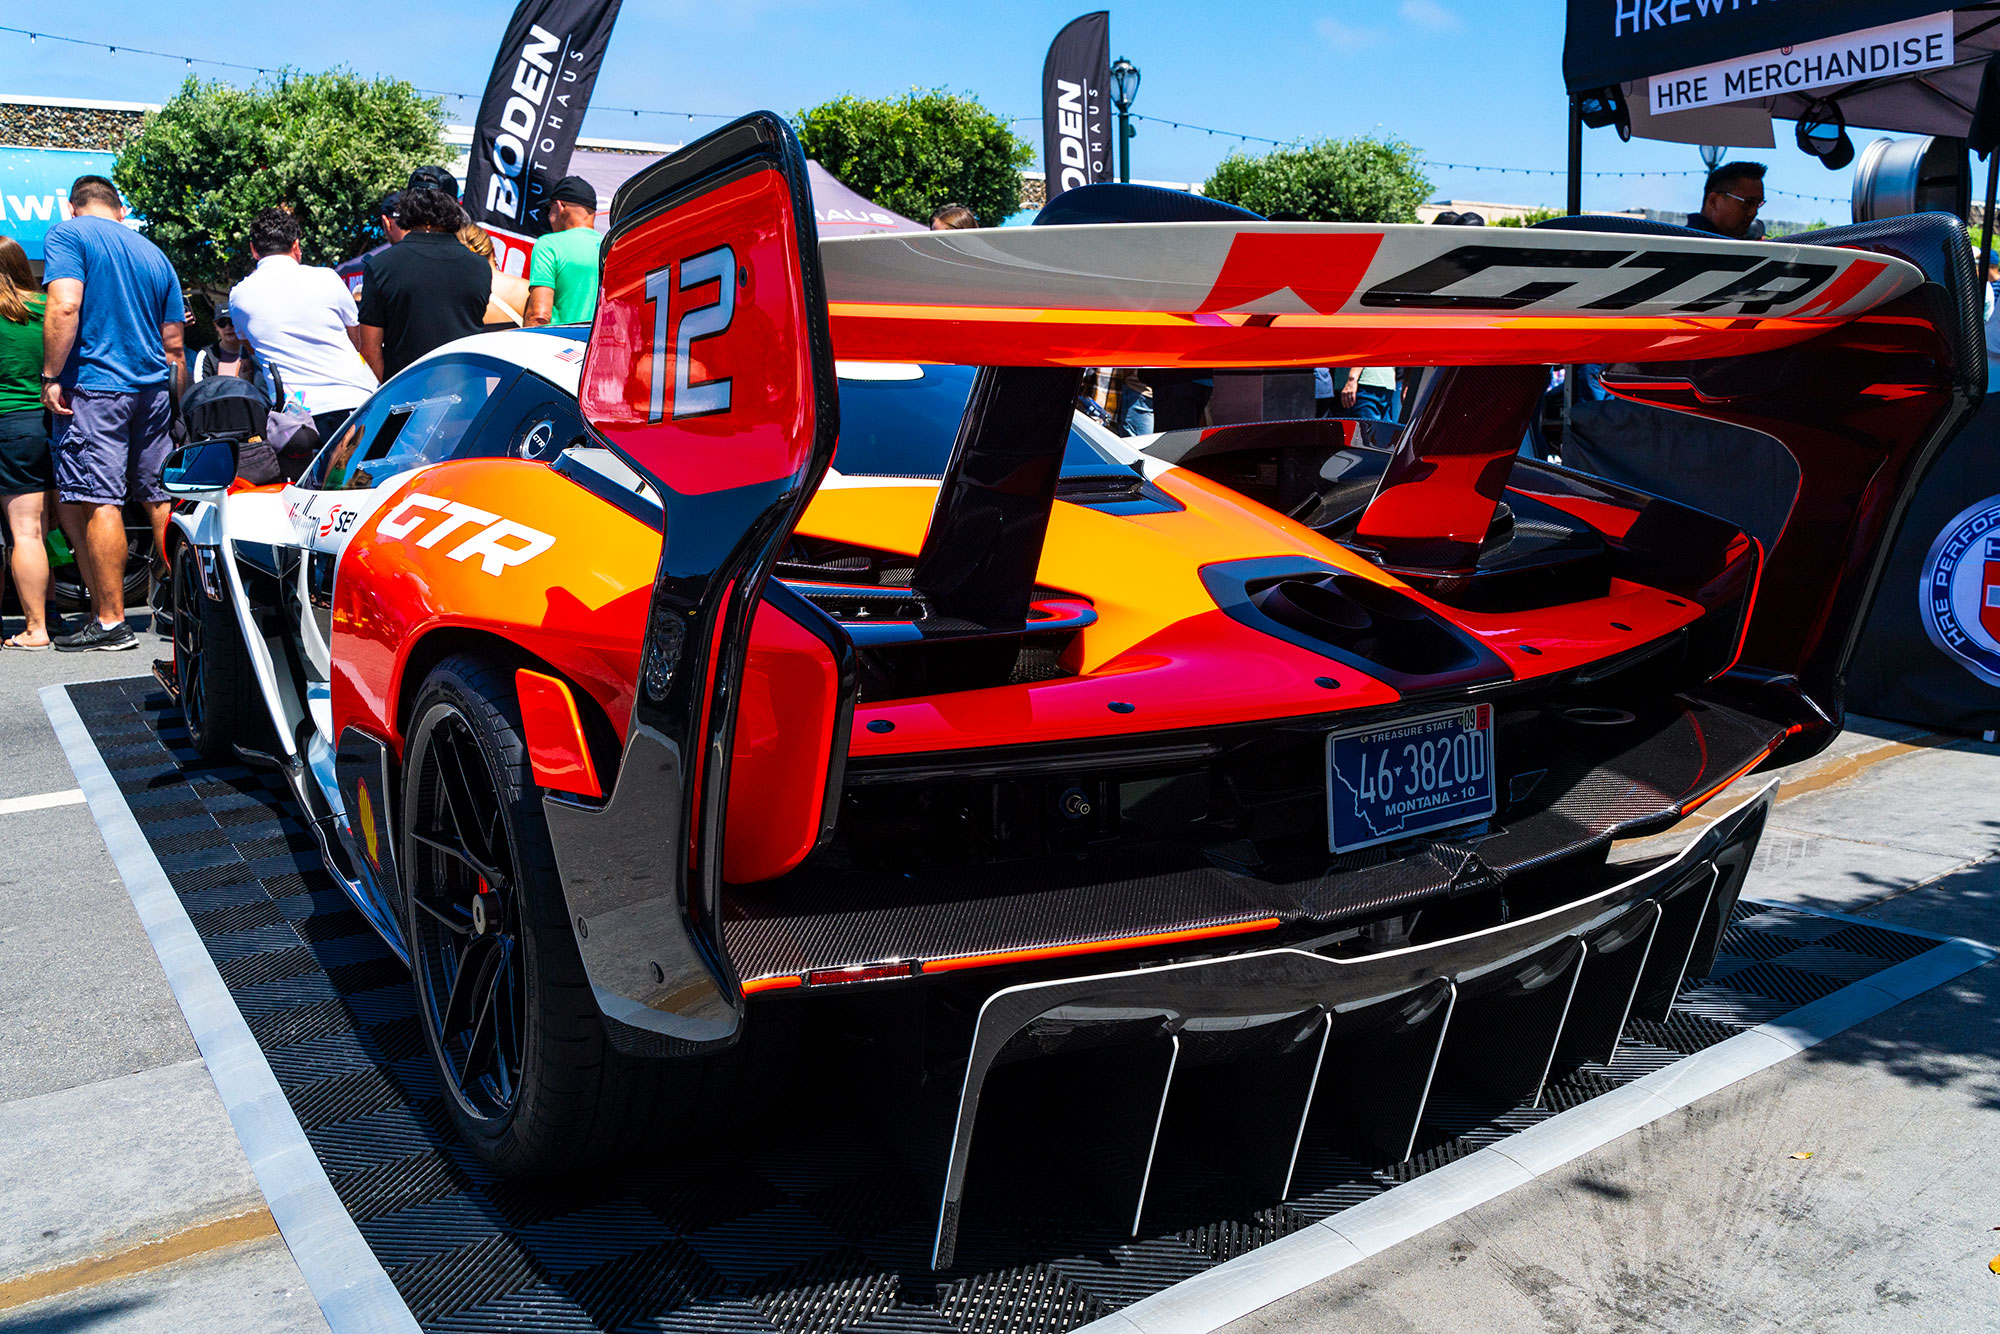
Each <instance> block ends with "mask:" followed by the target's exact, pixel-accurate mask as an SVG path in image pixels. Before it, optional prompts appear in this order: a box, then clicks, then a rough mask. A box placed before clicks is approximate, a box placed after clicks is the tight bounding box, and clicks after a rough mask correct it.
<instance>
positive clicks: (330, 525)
mask: <svg viewBox="0 0 2000 1334" xmlns="http://www.w3.org/2000/svg"><path fill="white" fill-rule="evenodd" d="M360 517H361V515H360V511H358V510H351V509H347V508H344V507H343V506H341V505H339V504H336V505H335V506H334V507H333V508H332V509H330V510H328V511H327V512H326V517H325V518H324V519H321V520H320V522H319V535H320V536H321V537H331V536H332V535H333V534H335V533H345V532H348V531H349V530H351V529H352V528H353V527H354V521H355V520H356V519H358V518H360Z"/></svg>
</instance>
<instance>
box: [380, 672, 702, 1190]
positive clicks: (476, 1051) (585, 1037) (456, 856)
mask: <svg viewBox="0 0 2000 1334" xmlns="http://www.w3.org/2000/svg"><path fill="white" fill-rule="evenodd" d="M513 677H514V673H513V670H512V669H511V668H508V667H503V666H501V665H499V664H497V663H495V662H492V661H490V660H487V659H484V658H481V657H475V656H471V655H463V654H461V655H455V656H452V657H449V658H446V659H445V660H444V661H442V662H440V663H439V664H438V665H437V667H436V668H435V669H433V670H432V672H431V674H430V676H429V677H428V678H427V679H426V680H425V682H424V685H423V687H422V689H421V691H420V692H419V693H418V696H417V701H416V706H415V708H414V710H413V711H412V715H411V717H412V720H413V721H412V724H411V727H410V730H409V747H408V750H407V752H406V763H405V766H404V783H403V831H404V832H403V868H404V878H405V882H406V883H405V887H404V888H405V893H406V899H405V931H406V935H407V939H408V941H409V947H410V968H411V973H412V975H413V980H414V983H415V986H416V999H417V1014H418V1018H419V1021H420V1022H421V1024H422V1027H423V1029H424V1035H425V1039H426V1041H427V1044H428V1046H429V1048H430V1051H431V1056H432V1058H433V1061H434V1064H435V1066H436V1069H437V1073H438V1078H439V1081H440V1082H441V1083H442V1084H443V1086H444V1093H445V1103H446V1105H447V1107H449V1109H450V1111H451V1116H452V1119H453V1121H454V1122H456V1123H457V1126H458V1130H459V1133H460V1134H461V1135H462V1136H464V1138H465V1140H466V1141H467V1142H468V1143H469V1144H470V1145H471V1146H472V1147H473V1148H474V1149H475V1150H477V1151H478V1152H479V1154H480V1156H481V1157H483V1158H484V1159H486V1161H488V1162H489V1163H491V1164H492V1165H493V1166H494V1167H496V1168H497V1169H499V1170H500V1171H502V1172H505V1173H508V1174H510V1175H521V1174H545V1173H549V1172H554V1171H559V1170H562V1169H565V1168H568V1167H572V1166H575V1165H577V1164H579V1163H582V1162H587V1161H589V1160H591V1159H594V1158H599V1157H602V1156H605V1155H606V1154H610V1153H615V1152H620V1151H623V1150H625V1149H628V1148H631V1147H634V1146H635V1145H636V1143H637V1142H638V1140H639V1139H640V1137H641V1136H642V1135H644V1134H646V1133H647V1132H648V1131H657V1130H662V1129H668V1128H669V1127H667V1126H665V1125H663V1124H662V1121H663V1119H665V1120H671V1121H675V1122H679V1121H682V1120H683V1119H684V1118H686V1117H688V1116H692V1115H700V1114H703V1113H704V1112H705V1111H707V1110H708V1109H709V1107H710V1106H711V1096H712V1094H713V1093H714V1092H715V1091H716V1089H717V1087H718V1083H719V1080H718V1075H719V1074H720V1072H719V1071H718V1070H717V1069H716V1068H715V1063H714V1062H710V1061H704V1060H690V1061H674V1062H671V1063H666V1062H651V1061H641V1060H637V1059H634V1058H631V1057H626V1056H623V1055H621V1054H620V1053H618V1052H617V1051H614V1050H612V1048H611V1047H610V1044H609V1042H608V1041H607V1039H606V1037H605V1032H604V1022H603V1020H602V1019H601V1018H600V1017H599V1014H598V1010H597V1003H596V1000H595V999H594V997H593V996H592V995H591V991H590V984H589V980H588V978H587V977H586V975H585V973H584V969H583V961H582V958H581V956H579V954H578V953H577V947H576V939H575V937H574V936H573V935H572V934H571V928H570V924H569V920H568V912H567V909H566V908H565V906H564V902H563V897H562V888H561V883H560V880H559V878H558V875H557V872H556V865H555V854H554V851H553V849H552V848H551V846H550V843H549V835H548V827H547V825H546V823H545V822H544V820H543V818H542V812H541V805H540V800H541V793H540V789H539V788H538V787H536V785H535V781H534V774H533V771H532V769H531V767H530V765H529V762H528V755H527V746H526V743H525V741H524V740H523V738H522V733H521V715H520V705H519V703H518V702H517V701H516V699H515V695H514V682H513ZM666 1095H671V1102H670V1103H668V1102H667V1101H666Z"/></svg>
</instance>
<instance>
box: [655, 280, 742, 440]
mask: <svg viewBox="0 0 2000 1334" xmlns="http://www.w3.org/2000/svg"><path fill="white" fill-rule="evenodd" d="M679 267H680V278H679V281H676V280H675V278H674V268H675V266H674V265H672V264H667V265H663V266H661V267H660V268H657V269H654V270H653V271H652V272H651V273H648V274H647V275H646V302H647V304H648V305H650V306H652V308H653V398H652V403H651V404H650V406H649V409H648V411H647V414H646V420H647V421H649V422H656V421H659V420H661V419H662V418H664V417H665V416H666V415H667V377H666V376H664V375H662V374H661V373H660V368H661V367H663V366H665V365H666V364H667V342H668V339H669V336H670V326H671V325H672V324H673V321H674V300H673V298H674V297H675V295H676V294H685V293H688V292H691V291H694V290H695V289H696V288H699V287H702V286H705V285H706V284H708V283H714V284H715V296H714V298H713V299H712V300H708V301H702V302H696V303H692V304H690V303H688V302H687V301H685V300H683V301H682V302H681V304H680V308H679V314H680V328H679V330H678V331H677V332H672V333H671V337H672V341H673V347H674V404H673V418H674V420H675V421H680V420H681V419H682V418H684V417H706V416H709V415H710V414H711V413H717V412H727V411H729V380H730V377H729V376H727V375H724V376H721V377H719V378H717V379H712V380H697V379H695V378H694V366H693V361H694V356H693V354H694V340H695V339H697V338H712V337H714V336H715V335H716V334H719V333H721V332H722V331H723V330H725V329H727V328H728V327H729V324H730V321H732V320H734V319H735V318H736V252H735V251H734V250H732V249H730V248H729V247H728V246H726V245H725V246H717V247H716V248H715V249H713V250H705V251H703V252H702V253H701V254H699V255H696V256H694V257H693V258H692V259H684V260H682V261H681V262H680V266H679Z"/></svg>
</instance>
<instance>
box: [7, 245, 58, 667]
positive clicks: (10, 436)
mask: <svg viewBox="0 0 2000 1334" xmlns="http://www.w3.org/2000/svg"><path fill="white" fill-rule="evenodd" d="M44 304H45V303H44V300H43V297H42V294H41V292H40V291H39V290H38V287H37V284H36V282H35V273H34V270H33V269H30V268H29V267H28V256H27V254H26V252H24V251H23V250H22V249H21V243H20V242H18V241H16V240H15V239H14V238H13V237H11V236H0V505H4V506H5V507H6V510H7V529H8V532H9V533H10V534H11V535H12V537H13V562H12V564H13V570H14V589H15V591H16V592H17V593H19V594H20V597H21V614H22V616H23V617H24V618H25V619H26V621H27V624H26V625H25V626H24V627H23V628H22V630H21V633H19V634H17V635H13V636H10V637H9V638H8V639H6V640H5V641H4V642H0V648H25V649H42V648H47V647H48V646H49V627H48V619H47V610H46V608H47V599H48V592H49V553H48V549H47V548H46V547H44V546H43V545H42V533H43V525H44V520H45V517H46V515H47V514H48V512H49V511H50V509H51V508H52V507H53V505H54V502H55V484H56V478H55V469H54V465H53V464H52V463H51V462H50V459H49V426H48V415H47V414H46V413H45V412H43V410H42V310H43V306H44Z"/></svg>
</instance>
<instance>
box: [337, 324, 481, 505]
mask: <svg viewBox="0 0 2000 1334" xmlns="http://www.w3.org/2000/svg"><path fill="white" fill-rule="evenodd" d="M520 373H521V372H520V369H519V368H518V367H514V366H509V365H507V364H506V363H504V362H500V361H494V360H491V359H489V358H486V357H474V356H463V357H451V358H446V359H444V360H441V361H434V362H426V363H424V364H423V365H421V366H415V367H412V368H411V369H409V370H407V371H405V372H404V373H403V374H401V375H398V376H396V377H395V378H394V379H392V380H390V381H389V382H388V383H387V384H385V385H383V386H382V387H381V388H380V389H378V390H376V391H375V397H374V398H372V399H370V400H369V401H368V403H367V404H366V405H365V406H364V407H363V408H362V409H361V410H360V411H359V412H357V413H355V414H354V416H353V417H351V418H349V419H348V422H347V425H346V427H345V428H344V429H343V430H342V431H341V432H340V434H339V435H337V436H335V437H334V438H333V440H332V442H331V443H330V444H329V445H328V446H327V447H326V448H325V449H323V450H321V451H320V455H319V457H318V458H316V459H314V460H313V465H312V467H311V469H309V470H308V471H307V473H306V475H305V476H304V477H303V478H301V479H300V481H299V485H300V486H304V487H309V488H311V489H313V490H319V491H358V490H363V489H365V488H368V487H372V486H378V485H380V484H381V483H382V482H384V481H386V480H388V479H389V478H390V477H393V476H394V475H395V474H397V473H399V472H407V471H409V470H410V469H412V468H421V467H423V466H425V465H426V464H431V463H442V462H444V461H446V460H447V459H457V458H469V457H473V456H475V455H482V454H489V453H490V454H500V453H504V452H505V451H504V449H492V450H489V449H485V448H480V447H477V446H479V445H483V437H482V436H480V435H479V434H477V433H476V431H475V428H476V427H478V425H479V424H480V420H481V418H482V417H483V416H484V415H485V413H486V409H487V406H488V405H489V404H490V403H492V402H493V400H494V399H495V398H496V397H498V396H499V395H500V394H501V393H502V391H504V390H505V389H506V388H507V386H508V385H510V384H511V383H512V382H513V381H514V380H515V379H516V378H517V377H518V376H519V375H520Z"/></svg>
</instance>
